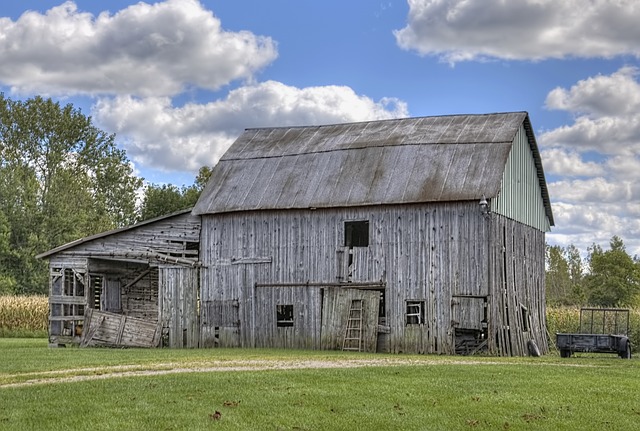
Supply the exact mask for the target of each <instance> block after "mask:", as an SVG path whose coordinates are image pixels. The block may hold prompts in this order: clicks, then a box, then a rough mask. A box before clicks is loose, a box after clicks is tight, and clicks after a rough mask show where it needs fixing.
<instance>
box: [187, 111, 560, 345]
mask: <svg viewBox="0 0 640 431" xmlns="http://www.w3.org/2000/svg"><path fill="white" fill-rule="evenodd" d="M193 214H194V215H197V216H201V223H202V225H201V226H202V229H201V240H200V260H201V261H202V264H203V266H202V269H201V293H200V300H201V308H200V319H201V322H200V324H201V325H200V329H201V333H200V345H201V346H203V347H212V346H222V347H229V346H242V347H281V348H308V349H346V350H361V351H371V352H375V351H381V352H411V353H443V354H454V353H458V354H472V353H475V352H480V351H485V352H488V353H490V354H495V355H505V356H510V355H526V354H528V353H529V352H530V351H531V350H535V351H539V352H541V353H545V352H547V350H548V345H547V337H546V328H545V284H544V275H545V272H544V249H545V232H547V231H549V229H550V227H551V226H552V225H553V215H552V212H551V205H550V202H549V195H548V192H547V186H546V183H545V177H544V172H543V169H542V164H541V159H540V154H539V151H538V147H537V144H536V140H535V136H534V133H533V129H532V126H531V123H530V120H529V116H528V114H527V113H526V112H511V113H498V114H487V115H449V116H438V117H423V118H408V119H398V120H385V121H370V122H362V123H351V124H337V125H327V126H308V127H283V128H259V129H248V130H246V131H245V132H244V133H243V134H242V135H241V136H240V137H239V138H238V139H237V140H236V141H235V143H234V144H233V145H232V146H231V147H230V148H229V150H228V151H227V152H226V154H225V155H224V156H223V157H222V159H221V160H220V162H219V163H218V164H217V165H216V166H215V167H214V168H213V173H212V176H211V179H210V181H209V183H208V184H207V187H206V188H205V190H204V192H203V194H202V195H201V197H200V199H199V201H198V203H197V204H196V206H195V207H194V210H193Z"/></svg>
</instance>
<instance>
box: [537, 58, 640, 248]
mask: <svg viewBox="0 0 640 431" xmlns="http://www.w3.org/2000/svg"><path fill="white" fill-rule="evenodd" d="M637 78H638V71H637V69H636V68H632V67H623V68H621V69H620V70H618V71H617V72H614V73H612V74H611V75H597V76H592V77H589V78H587V79H584V80H581V81H579V82H577V83H576V84H575V85H573V86H571V88H568V89H567V88H556V89H554V90H552V91H551V92H550V93H549V94H548V95H547V99H546V106H547V108H549V109H556V110H562V111H566V112H568V113H570V114H572V115H573V116H574V117H573V118H574V120H573V123H571V124H567V125H564V126H562V127H558V128H557V129H554V130H549V131H546V132H544V133H542V134H541V135H540V136H539V139H538V141H539V142H540V145H541V147H542V152H541V153H542V157H543V159H544V163H545V170H546V171H548V172H549V173H552V174H556V175H559V176H560V178H561V179H558V180H553V181H551V182H550V183H549V192H550V195H551V199H552V201H553V209H554V216H555V221H556V228H555V230H554V232H553V233H552V234H550V236H549V238H550V240H551V241H559V242H560V241H567V239H569V238H571V239H572V241H573V242H574V244H575V245H576V246H578V247H579V248H581V249H583V250H586V247H587V246H589V245H590V244H591V243H593V242H596V243H602V244H606V243H607V241H608V239H610V238H611V237H612V236H613V235H618V236H620V237H621V238H623V239H624V240H625V243H626V244H627V245H628V249H629V250H630V252H632V253H637V254H640V217H639V216H640V204H638V202H640V84H639V83H638V81H637Z"/></svg>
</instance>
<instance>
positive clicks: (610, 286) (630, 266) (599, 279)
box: [585, 236, 640, 307]
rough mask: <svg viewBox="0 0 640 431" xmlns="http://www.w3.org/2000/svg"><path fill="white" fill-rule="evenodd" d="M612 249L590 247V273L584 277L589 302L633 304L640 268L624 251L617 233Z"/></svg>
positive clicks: (638, 286) (611, 243) (638, 284)
mask: <svg viewBox="0 0 640 431" xmlns="http://www.w3.org/2000/svg"><path fill="white" fill-rule="evenodd" d="M609 245H610V249H609V250H606V251H604V250H603V249H602V247H600V246H599V245H597V244H594V245H593V246H591V247H590V248H589V273H588V275H587V276H586V277H585V281H586V291H587V294H588V300H589V303H590V304H592V305H599V306H603V307H614V306H628V305H631V304H632V303H633V301H634V299H635V297H636V296H637V295H638V292H640V267H639V265H638V263H637V262H636V261H634V260H633V258H632V257H631V256H629V254H628V253H627V251H626V250H625V246H624V242H623V241H622V239H621V238H620V237H618V236H614V237H613V238H611V241H610V243H609Z"/></svg>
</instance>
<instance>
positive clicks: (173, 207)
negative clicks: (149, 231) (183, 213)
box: [140, 166, 211, 221]
mask: <svg viewBox="0 0 640 431" xmlns="http://www.w3.org/2000/svg"><path fill="white" fill-rule="evenodd" d="M210 176H211V169H210V168H208V167H206V166H203V167H201V168H200V170H199V172H198V176H197V177H196V179H195V182H194V184H193V185H192V186H189V187H185V186H183V187H182V188H179V187H177V186H174V185H173V184H149V185H148V186H147V187H146V188H145V192H144V198H143V200H142V205H141V208H140V221H142V220H148V219H151V218H154V217H160V216H162V215H166V214H171V213H172V212H175V211H179V210H182V209H187V208H191V207H192V206H194V205H195V204H196V202H197V200H198V198H199V197H200V193H202V190H203V189H204V187H205V185H206V184H207V181H208V180H209V177H210Z"/></svg>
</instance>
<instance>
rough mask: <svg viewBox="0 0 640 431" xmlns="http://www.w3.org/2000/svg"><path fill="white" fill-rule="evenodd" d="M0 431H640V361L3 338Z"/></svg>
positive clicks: (603, 357)
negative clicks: (109, 345) (53, 344)
mask: <svg viewBox="0 0 640 431" xmlns="http://www.w3.org/2000/svg"><path fill="white" fill-rule="evenodd" d="M0 356H1V358H0V359H1V360H0V430H23V429H24V430H89V429H90V430H468V429H478V430H482V429H486V430H556V429H557V430H561V429H566V430H575V429H581V430H602V429H616V430H637V429H638V424H639V423H640V392H639V388H640V361H638V360H637V359H635V358H634V359H631V360H622V359H619V358H618V357H617V356H614V355H586V354H582V355H581V354H578V355H576V356H575V357H572V358H569V359H561V358H559V357H558V356H557V355H547V356H545V357H541V358H490V357H458V356H456V357H451V356H448V357H445V356H414V355H382V354H376V355H372V354H354V353H344V352H310V351H282V350H244V349H215V350H213V349H211V350H205V349H200V350H169V349H148V350H143V349H80V348H65V349H62V348H60V349H50V348H48V347H47V341H46V340H44V339H18V338H11V339H7V338H5V339H2V338H0Z"/></svg>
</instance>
